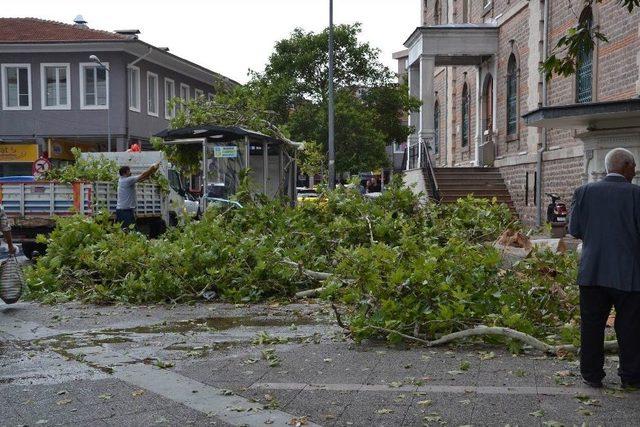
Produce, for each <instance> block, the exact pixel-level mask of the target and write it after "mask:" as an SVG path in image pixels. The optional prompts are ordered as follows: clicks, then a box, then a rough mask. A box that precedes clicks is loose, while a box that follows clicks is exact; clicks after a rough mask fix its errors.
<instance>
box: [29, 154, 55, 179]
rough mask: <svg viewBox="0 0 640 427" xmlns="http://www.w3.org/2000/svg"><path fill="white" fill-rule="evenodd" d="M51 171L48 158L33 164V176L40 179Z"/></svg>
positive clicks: (41, 158)
mask: <svg viewBox="0 0 640 427" xmlns="http://www.w3.org/2000/svg"><path fill="white" fill-rule="evenodd" d="M50 169H51V161H49V159H47V158H46V157H39V158H38V160H36V161H35V162H33V167H32V168H31V170H32V171H33V176H35V177H40V176H42V175H44V174H45V173H46V172H47V171H48V170H50Z"/></svg>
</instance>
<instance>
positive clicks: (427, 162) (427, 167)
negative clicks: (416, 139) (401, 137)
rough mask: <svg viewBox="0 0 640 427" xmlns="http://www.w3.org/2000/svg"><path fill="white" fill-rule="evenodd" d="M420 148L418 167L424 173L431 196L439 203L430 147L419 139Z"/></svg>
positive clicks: (439, 197) (438, 191) (438, 192)
mask: <svg viewBox="0 0 640 427" xmlns="http://www.w3.org/2000/svg"><path fill="white" fill-rule="evenodd" d="M420 150H421V152H422V153H421V156H420V168H421V169H422V171H423V172H424V173H425V174H426V177H427V181H428V184H429V189H430V190H431V197H432V198H433V199H434V200H435V201H436V202H438V203H439V202H440V199H441V196H440V189H439V187H438V181H437V180H436V172H435V169H434V167H433V161H432V160H431V147H429V146H427V144H426V143H425V142H424V141H420Z"/></svg>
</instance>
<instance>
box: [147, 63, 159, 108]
mask: <svg viewBox="0 0 640 427" xmlns="http://www.w3.org/2000/svg"><path fill="white" fill-rule="evenodd" d="M147 114H149V115H150V116H155V117H158V75H157V74H154V73H151V72H147Z"/></svg>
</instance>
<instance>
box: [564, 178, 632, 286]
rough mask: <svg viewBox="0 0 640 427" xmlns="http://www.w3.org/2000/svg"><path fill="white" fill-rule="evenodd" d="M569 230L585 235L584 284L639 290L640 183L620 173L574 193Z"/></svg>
mask: <svg viewBox="0 0 640 427" xmlns="http://www.w3.org/2000/svg"><path fill="white" fill-rule="evenodd" d="M569 233H570V234H571V235H572V236H574V237H576V238H578V239H582V258H581V260H580V269H579V271H578V284H579V285H581V286H605V287H609V288H615V289H619V290H622V291H640V187H639V186H637V185H634V184H630V183H629V182H627V181H626V180H625V179H624V178H622V177H618V176H608V177H605V178H604V179H603V180H602V181H600V182H594V183H589V184H587V185H583V186H582V187H580V188H578V189H577V190H576V191H575V193H574V194H573V203H572V205H571V217H570V219H569Z"/></svg>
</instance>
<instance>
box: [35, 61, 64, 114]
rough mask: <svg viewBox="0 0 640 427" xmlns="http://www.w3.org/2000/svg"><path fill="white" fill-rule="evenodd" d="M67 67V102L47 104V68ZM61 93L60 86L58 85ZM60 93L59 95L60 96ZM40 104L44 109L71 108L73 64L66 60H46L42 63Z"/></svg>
mask: <svg viewBox="0 0 640 427" xmlns="http://www.w3.org/2000/svg"><path fill="white" fill-rule="evenodd" d="M50 67H52V68H65V69H66V70H67V103H66V104H61V105H47V73H46V68H50ZM58 93H60V86H58ZM59 97H60V95H58V98H59ZM40 104H41V107H42V109H43V110H70V109H71V65H70V64H69V63H68V62H66V63H64V62H45V63H42V64H40Z"/></svg>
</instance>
